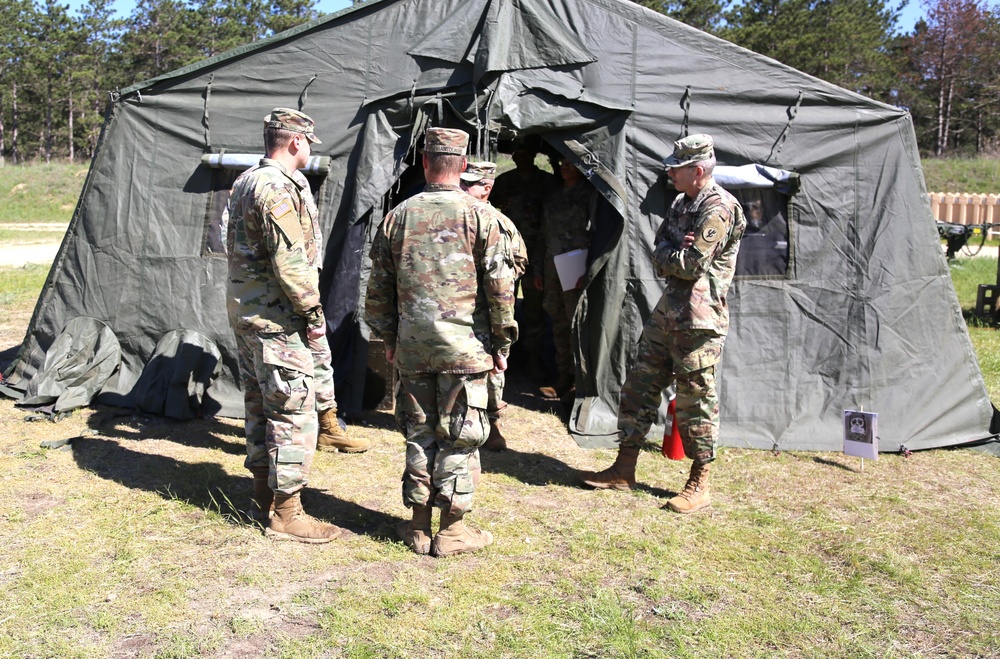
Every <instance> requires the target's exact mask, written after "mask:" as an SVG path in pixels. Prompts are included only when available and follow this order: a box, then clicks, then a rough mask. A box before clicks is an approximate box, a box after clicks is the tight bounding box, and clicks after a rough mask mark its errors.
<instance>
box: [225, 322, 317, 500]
mask: <svg viewBox="0 0 1000 659" xmlns="http://www.w3.org/2000/svg"><path fill="white" fill-rule="evenodd" d="M236 345H237V347H238V348H239V363H240V377H241V379H242V380H243V399H244V405H245V408H246V438H247V457H246V461H245V462H244V466H246V468H247V469H249V470H250V471H251V472H254V473H262V472H264V471H267V473H268V484H269V485H270V486H271V489H272V490H274V491H275V492H281V493H282V494H294V493H295V492H298V491H299V490H301V489H302V488H303V487H305V485H306V483H307V481H308V475H309V467H310V465H311V464H312V459H313V455H314V454H315V452H316V437H317V434H318V432H319V422H318V420H317V416H316V397H315V385H314V380H313V354H312V351H311V350H310V349H309V347H308V346H307V344H306V335H305V331H301V332H292V333H288V334H285V333H276V334H263V333H259V332H240V331H237V332H236Z"/></svg>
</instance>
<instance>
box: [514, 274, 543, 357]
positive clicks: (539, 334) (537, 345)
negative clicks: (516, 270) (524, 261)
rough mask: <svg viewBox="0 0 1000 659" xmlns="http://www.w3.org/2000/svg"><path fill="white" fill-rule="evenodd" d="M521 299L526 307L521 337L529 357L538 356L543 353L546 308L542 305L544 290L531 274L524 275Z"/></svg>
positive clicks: (520, 325)
mask: <svg viewBox="0 0 1000 659" xmlns="http://www.w3.org/2000/svg"><path fill="white" fill-rule="evenodd" d="M520 282H521V299H522V305H523V309H524V323H519V328H520V338H519V339H518V340H519V341H520V342H521V343H522V344H523V345H524V350H525V352H527V353H528V356H529V358H531V359H534V358H538V357H539V356H540V355H541V353H542V339H543V337H544V336H545V309H544V307H543V306H542V291H540V290H538V289H537V288H535V282H534V281H532V278H531V277H530V276H527V277H522V278H521V279H520Z"/></svg>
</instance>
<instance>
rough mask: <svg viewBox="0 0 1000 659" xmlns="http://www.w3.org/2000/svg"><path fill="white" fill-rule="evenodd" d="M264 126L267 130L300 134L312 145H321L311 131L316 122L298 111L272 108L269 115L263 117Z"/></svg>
mask: <svg viewBox="0 0 1000 659" xmlns="http://www.w3.org/2000/svg"><path fill="white" fill-rule="evenodd" d="M264 126H265V127H267V128H281V129H283V130H290V131H292V132H293V133H302V134H303V135H305V136H306V138H307V139H308V140H309V141H310V142H312V143H313V144H322V142H320V141H319V138H318V137H316V135H315V134H314V133H313V130H314V129H315V128H316V122H315V121H313V120H312V119H311V118H310V117H309V116H308V115H305V114H302V113H301V112H299V111H298V110H292V109H289V108H274V109H273V110H271V114H269V115H267V116H266V117H264Z"/></svg>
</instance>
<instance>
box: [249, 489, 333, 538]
mask: <svg viewBox="0 0 1000 659" xmlns="http://www.w3.org/2000/svg"><path fill="white" fill-rule="evenodd" d="M299 495H300V493H299V492H296V493H295V494H282V493H281V492H275V493H274V517H272V518H271V524H270V525H269V526H268V527H267V528H266V529H264V535H266V536H267V537H269V538H273V539H274V540H294V541H296V542H305V543H308V544H313V545H319V544H323V543H324V542H330V541H331V540H333V539H335V538H337V537H338V536H339V535H340V528H338V527H336V526H334V525H333V524H327V523H326V522H321V521H319V520H318V519H316V518H315V517H311V516H309V515H307V514H306V513H305V511H304V510H302V501H301V499H300V496H299Z"/></svg>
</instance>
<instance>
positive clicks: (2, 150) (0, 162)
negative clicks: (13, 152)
mask: <svg viewBox="0 0 1000 659" xmlns="http://www.w3.org/2000/svg"><path fill="white" fill-rule="evenodd" d="M6 153H7V148H6V145H5V144H4V126H3V93H0V167H3V166H4V165H6V164H7V162H6V160H5V156H4V154H6Z"/></svg>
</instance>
